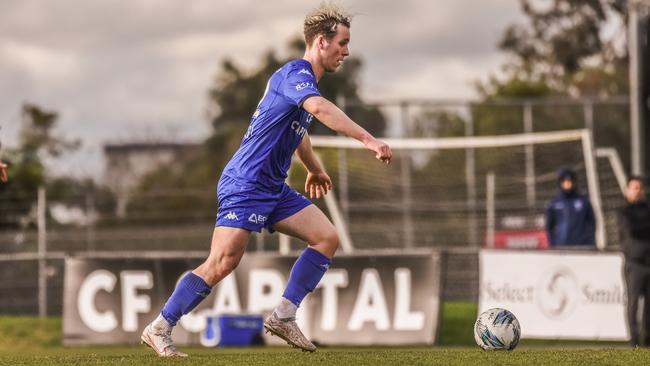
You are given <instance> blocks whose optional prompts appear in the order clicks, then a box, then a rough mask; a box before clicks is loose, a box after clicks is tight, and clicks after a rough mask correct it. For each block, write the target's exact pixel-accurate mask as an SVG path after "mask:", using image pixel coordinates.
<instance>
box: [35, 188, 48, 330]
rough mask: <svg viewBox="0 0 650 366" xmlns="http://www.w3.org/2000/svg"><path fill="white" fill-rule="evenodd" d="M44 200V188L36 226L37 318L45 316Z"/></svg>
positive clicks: (40, 193)
mask: <svg viewBox="0 0 650 366" xmlns="http://www.w3.org/2000/svg"><path fill="white" fill-rule="evenodd" d="M46 204H47V202H46V198H45V188H43V187H40V188H39V189H38V202H37V204H36V207H37V226H38V316H40V317H41V318H43V317H45V316H47V262H46V256H47V232H46V230H47V229H46V215H45V210H46Z"/></svg>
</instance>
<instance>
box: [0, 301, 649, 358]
mask: <svg viewBox="0 0 650 366" xmlns="http://www.w3.org/2000/svg"><path fill="white" fill-rule="evenodd" d="M476 311H477V309H476V304H473V303H446V304H445V305H444V307H443V314H442V320H441V328H440V333H439V342H438V343H439V345H438V346H435V347H372V348H369V347H359V348H351V347H347V348H343V347H321V348H319V350H318V351H317V352H315V353H313V354H307V353H302V352H300V351H297V350H295V349H291V348H288V347H262V348H225V349H224V348H215V349H207V348H198V347H196V348H187V347H179V348H180V349H181V350H182V351H184V352H187V353H189V355H190V357H189V358H186V359H162V358H159V357H157V356H156V355H155V354H154V353H153V352H152V351H151V350H149V349H147V348H145V347H144V346H139V347H135V346H134V347H74V348H69V347H62V346H61V319H60V318H47V319H43V320H39V319H37V318H33V317H0V365H117V364H119V365H246V366H253V365H309V366H316V365H327V366H334V365H373V366H381V365H472V366H475V365H490V366H494V365H552V366H557V365H638V364H648V363H650V349H638V350H634V349H631V348H630V347H628V346H627V345H626V344H625V343H602V342H600V343H597V342H590V343H585V342H566V341H530V340H522V342H521V343H520V345H519V347H517V349H515V350H514V351H512V352H485V351H482V350H480V349H479V348H478V347H477V346H476V345H475V344H474V339H473V334H472V326H473V322H474V319H475V317H476Z"/></svg>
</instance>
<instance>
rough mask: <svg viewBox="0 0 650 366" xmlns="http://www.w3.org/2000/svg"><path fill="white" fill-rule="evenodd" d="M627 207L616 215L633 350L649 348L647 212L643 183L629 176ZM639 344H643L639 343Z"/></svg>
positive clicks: (649, 238) (649, 231) (649, 217)
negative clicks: (640, 312) (640, 321)
mask: <svg viewBox="0 0 650 366" xmlns="http://www.w3.org/2000/svg"><path fill="white" fill-rule="evenodd" d="M625 198H626V200H627V204H626V205H625V206H624V207H622V208H621V209H620V210H619V211H618V228H619V237H620V243H621V247H622V249H623V255H624V256H625V282H626V284H627V321H628V326H629V329H630V342H631V343H632V346H639V345H643V346H645V347H648V346H650V208H648V204H647V202H646V199H645V192H644V190H643V179H642V178H641V177H639V176H632V177H630V179H628V182H627V186H626V188H625ZM641 296H643V297H644V299H645V300H644V302H643V324H642V325H643V330H644V332H643V333H644V336H645V337H644V339H639V338H640V337H639V336H640V335H639V324H638V320H637V310H638V306H639V298H640V297H641ZM639 341H642V343H639Z"/></svg>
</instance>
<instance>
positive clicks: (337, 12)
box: [304, 1, 352, 48]
mask: <svg viewBox="0 0 650 366" xmlns="http://www.w3.org/2000/svg"><path fill="white" fill-rule="evenodd" d="M351 22H352V15H350V14H347V13H346V12H344V11H343V10H342V9H341V8H340V7H339V6H338V5H337V4H336V3H334V2H333V1H329V2H323V3H321V4H320V6H319V7H318V8H317V9H314V10H312V11H311V12H310V13H309V14H307V16H305V26H304V33H305V43H307V48H309V47H310V46H311V43H312V42H313V41H314V39H316V37H317V36H318V35H319V34H322V35H323V36H325V39H327V40H330V39H332V38H333V37H334V36H335V35H336V27H337V26H338V25H339V24H343V25H344V26H346V27H348V28H350V23H351Z"/></svg>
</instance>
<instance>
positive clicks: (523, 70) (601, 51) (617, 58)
mask: <svg viewBox="0 0 650 366" xmlns="http://www.w3.org/2000/svg"><path fill="white" fill-rule="evenodd" d="M543 5H544V4H538V3H537V4H534V2H533V1H531V0H521V8H522V11H523V13H524V15H526V17H527V18H528V23H527V24H525V25H522V24H513V25H511V26H509V27H508V28H507V29H506V31H505V33H504V35H503V37H502V39H501V42H500V44H499V47H500V49H501V50H503V51H505V52H507V53H509V54H511V55H512V56H513V57H514V59H513V61H512V62H511V63H510V64H508V65H506V67H505V70H506V72H507V73H508V75H509V77H508V78H507V80H506V81H505V84H508V83H512V82H522V81H523V82H531V83H539V82H542V83H544V84H545V85H547V86H548V87H549V89H550V90H552V91H553V92H555V93H558V94H569V95H575V96H607V95H616V94H620V93H622V92H624V91H625V90H627V77H626V75H627V49H626V48H625V47H624V42H621V40H622V39H625V31H626V26H625V24H626V23H627V7H626V5H627V1H625V0H552V1H548V2H546V4H545V5H546V6H543ZM611 19H617V20H618V23H619V24H620V26H619V27H618V28H617V29H616V30H615V32H614V33H613V34H606V33H605V32H603V30H604V28H605V27H606V26H607V25H608V24H615V22H610V23H608V21H609V20H611ZM489 85H491V86H492V88H491V89H490V88H484V91H486V90H489V91H490V94H497V93H498V91H499V90H498V89H499V86H502V85H503V83H499V82H498V81H497V80H494V79H492V80H491V82H490V83H489Z"/></svg>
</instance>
